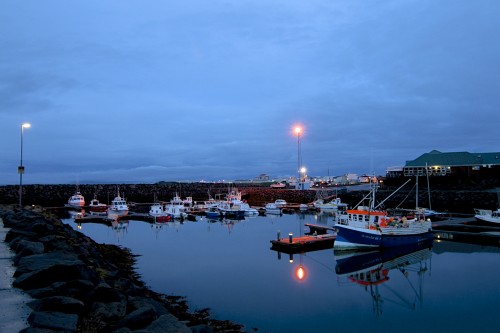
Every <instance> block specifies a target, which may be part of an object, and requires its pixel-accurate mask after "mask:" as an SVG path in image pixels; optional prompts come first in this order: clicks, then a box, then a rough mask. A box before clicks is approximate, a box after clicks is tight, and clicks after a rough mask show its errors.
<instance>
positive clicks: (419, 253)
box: [334, 240, 432, 317]
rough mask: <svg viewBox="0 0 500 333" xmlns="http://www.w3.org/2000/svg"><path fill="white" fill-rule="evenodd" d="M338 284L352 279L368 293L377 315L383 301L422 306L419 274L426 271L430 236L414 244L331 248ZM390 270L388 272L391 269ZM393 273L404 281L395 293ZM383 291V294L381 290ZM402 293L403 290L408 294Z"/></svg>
mask: <svg viewBox="0 0 500 333" xmlns="http://www.w3.org/2000/svg"><path fill="white" fill-rule="evenodd" d="M334 253H335V259H336V262H337V264H336V266H335V272H336V273H337V276H338V279H339V284H341V285H342V284H344V283H345V282H347V283H349V284H350V283H355V284H358V285H359V286H361V287H363V288H364V289H365V290H366V291H367V292H368V293H369V294H370V296H371V297H372V300H373V311H374V313H375V315H376V316H377V317H379V316H380V315H381V314H382V304H383V303H384V301H387V302H391V303H396V304H399V305H401V306H406V307H408V308H410V309H415V307H416V305H417V304H419V305H420V306H422V302H423V289H422V287H423V278H424V275H425V273H426V272H429V273H430V259H431V255H432V240H430V241H428V242H424V243H421V244H419V245H415V246H404V247H395V248H390V249H386V250H380V251H372V252H353V253H345V252H343V251H342V252H340V253H339V252H338V251H334ZM391 271H392V272H391ZM391 274H392V277H393V278H397V276H396V274H399V275H400V277H401V278H402V279H403V280H404V281H406V283H407V285H406V286H405V287H404V290H402V292H401V293H399V292H398V291H397V290H396V289H397V288H396V289H395V288H394V285H392V284H391V277H390V275H391ZM382 289H383V290H384V291H385V292H387V296H383V295H382V293H381V290H382ZM408 293H410V295H406V296H404V295H403V294H408Z"/></svg>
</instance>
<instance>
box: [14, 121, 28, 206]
mask: <svg viewBox="0 0 500 333" xmlns="http://www.w3.org/2000/svg"><path fill="white" fill-rule="evenodd" d="M30 127H31V124H30V123H23V124H22V125H21V163H19V167H18V168H17V172H18V173H19V207H22V204H23V173H24V166H23V137H24V129H25V128H30Z"/></svg>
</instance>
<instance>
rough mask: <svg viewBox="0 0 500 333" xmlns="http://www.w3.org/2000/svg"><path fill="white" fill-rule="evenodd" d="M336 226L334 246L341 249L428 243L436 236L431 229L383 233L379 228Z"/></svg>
mask: <svg viewBox="0 0 500 333" xmlns="http://www.w3.org/2000/svg"><path fill="white" fill-rule="evenodd" d="M335 228H336V229H337V239H336V240H335V244H334V247H335V249H339V250H340V249H346V250H356V249H360V250H362V249H372V248H390V247H398V246H409V245H414V244H420V243H426V242H428V241H429V240H430V239H433V237H434V235H433V233H432V232H431V231H430V230H427V231H425V232H420V233H409V234H397V235H390V234H383V233H381V232H379V231H377V230H371V229H366V230H360V229H359V228H350V227H348V226H339V225H337V226H336V227H335Z"/></svg>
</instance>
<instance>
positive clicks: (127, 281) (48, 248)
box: [0, 206, 243, 333]
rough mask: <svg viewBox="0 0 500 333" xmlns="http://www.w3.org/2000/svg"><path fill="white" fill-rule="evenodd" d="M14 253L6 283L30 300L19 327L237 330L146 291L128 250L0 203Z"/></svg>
mask: <svg viewBox="0 0 500 333" xmlns="http://www.w3.org/2000/svg"><path fill="white" fill-rule="evenodd" d="M0 218H1V219H2V220H3V223H4V225H5V227H6V228H10V230H9V231H8V232H7V233H6V235H5V243H6V244H9V246H10V248H11V249H12V250H13V251H14V252H15V256H14V258H13V261H14V264H15V266H16V270H15V273H14V281H13V286H14V287H16V288H19V289H22V290H23V291H24V292H26V293H27V294H29V295H30V296H31V297H32V298H33V301H31V302H30V303H29V306H30V308H31V309H32V312H31V314H30V315H29V317H28V324H29V327H28V328H25V329H24V330H22V332H120V333H125V332H132V331H133V332H181V333H182V332H189V333H190V332H242V330H243V328H242V326H241V325H238V324H234V323H232V322H229V321H220V320H214V319H211V318H210V315H209V313H208V310H207V309H203V310H200V311H196V312H190V311H189V309H188V307H187V305H186V300H185V299H183V298H182V297H174V296H165V295H160V294H158V293H155V292H153V291H151V290H150V289H149V288H147V287H146V286H145V285H144V283H143V282H142V281H141V280H140V277H139V276H138V274H137V273H136V272H135V271H134V263H135V261H134V255H133V254H132V253H130V251H128V249H125V248H122V247H118V246H115V245H104V244H98V243H96V242H94V241H93V240H92V239H90V238H89V237H87V236H85V235H83V234H82V233H80V232H78V231H76V230H74V229H73V228H71V226H69V225H66V224H64V223H62V222H61V221H60V220H59V219H58V218H56V217H55V216H53V215H51V214H50V213H47V212H45V211H43V209H41V208H39V207H33V208H30V209H19V208H16V207H15V206H0Z"/></svg>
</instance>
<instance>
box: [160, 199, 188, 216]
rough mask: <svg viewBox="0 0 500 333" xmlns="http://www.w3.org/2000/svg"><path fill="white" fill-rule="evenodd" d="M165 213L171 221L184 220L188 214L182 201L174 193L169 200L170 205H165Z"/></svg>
mask: <svg viewBox="0 0 500 333" xmlns="http://www.w3.org/2000/svg"><path fill="white" fill-rule="evenodd" d="M164 209H165V213H167V214H168V215H170V217H171V218H173V219H185V218H187V216H188V214H187V212H186V207H185V206H184V201H183V200H182V199H181V198H180V197H179V195H178V194H177V193H176V194H175V196H174V197H173V198H172V199H171V200H170V203H167V204H166V205H165V208H164Z"/></svg>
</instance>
